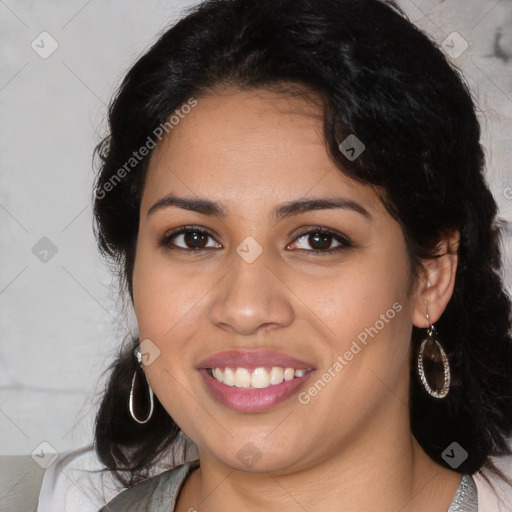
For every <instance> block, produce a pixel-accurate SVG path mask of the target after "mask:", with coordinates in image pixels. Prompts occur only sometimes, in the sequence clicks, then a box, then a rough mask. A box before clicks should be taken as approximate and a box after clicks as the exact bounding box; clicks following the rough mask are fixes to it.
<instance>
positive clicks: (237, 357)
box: [198, 349, 313, 370]
mask: <svg viewBox="0 0 512 512" xmlns="http://www.w3.org/2000/svg"><path fill="white" fill-rule="evenodd" d="M226 366H227V367H235V368H236V367H241V368H247V369H254V368H260V367H273V366H280V367H283V368H294V369H296V370H298V369H304V370H307V369H310V368H313V365H312V364H310V363H307V362H305V361H301V360H299V359H296V358H295V357H291V356H288V355H286V354H283V353H281V352H276V351H274V350H268V349H238V350H226V351H224V352H217V353H216V354H213V355H211V356H209V357H207V358H206V359H204V360H203V361H201V362H200V363H199V365H198V368H199V369H201V368H222V367H226Z"/></svg>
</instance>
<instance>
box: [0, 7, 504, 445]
mask: <svg viewBox="0 0 512 512" xmlns="http://www.w3.org/2000/svg"><path fill="white" fill-rule="evenodd" d="M193 3H194V2H188V3H187V2H178V1H175V0H174V1H167V2H166V1H163V0H160V1H159V0H150V1H145V2H142V1H139V2H133V1H131V2H122V1H120V0H117V1H113V0H103V1H99V0H93V1H86V0H73V1H68V2H65V1H64V0H61V1H58V0H55V1H50V0H47V1H45V2H41V1H40V2H35V1H29V0H20V1H14V0H0V34H1V36H0V37H1V39H2V41H1V44H0V62H1V65H0V112H1V117H0V134H1V135H0V254H1V257H0V432H1V435H0V439H1V445H0V453H1V454H28V453H31V452H32V451H33V450H34V449H35V448H36V447H38V446H39V444H40V443H41V442H47V443H49V444H50V445H51V446H52V447H54V449H55V450H56V451H58V452H60V451H62V450H66V449H70V448H73V447H78V446H82V445H84V444H87V443H88V442H90V441H91V439H92V437H91V436H92V419H93V413H94V406H95V403H96V393H97V392H99V391H100V390H101V385H102V383H103V382H104V381H103V380H102V377H101V375H102V372H103V371H104V370H105V369H106V367H107V366H108V364H109V362H110V361H111V357H112V356H113V354H114V353H115V349H116V347H117V345H118V344H119V342H120V340H121V338H122V336H123V334H125V333H126V332H127V330H128V329H132V330H133V329H135V327H134V322H133V316H131V317H130V316H128V317H125V316H123V314H122V312H121V309H122V304H121V302H120V301H119V299H118V298H117V296H116V293H115V286H114V283H113V282H112V280H111V278H110V276H109V274H108V271H107V269H106V268H105V267H104V265H103V263H102V262H101V261H100V259H99V256H98V255H97V252H96V247H95V242H94V238H93V235H92V229H91V201H90V190H91V184H92V179H93V172H92V170H91V155H92V150H93V147H94V145H95V143H96V142H98V140H99V138H100V135H101V134H102V133H103V129H104V116H105V111H106V104H107V103H108V101H109V99H110V97H111V96H112V94H113V92H114V90H115V86H116V84H118V82H119V79H120V78H121V77H122V75H123V73H124V72H125V71H126V70H127V69H128V68H129V66H130V64H132V63H133V62H134V59H135V58H136V57H137V55H139V54H140V53H141V52H142V50H143V49H144V48H146V47H147V45H148V44H149V43H150V42H152V41H153V40H155V38H156V35H157V34H158V33H159V32H160V31H161V30H162V29H163V28H164V27H165V26H166V24H167V23H169V22H171V21H172V20H174V19H175V18H176V16H177V15H178V13H179V12H180V10H181V9H182V8H183V7H185V6H186V5H191V4H193ZM400 3H401V4H402V5H403V6H404V8H405V9H406V11H407V12H408V13H409V15H410V17H411V19H412V20H413V21H415V22H417V23H418V24H419V25H420V26H421V27H423V28H424V29H426V30H427V31H428V32H429V33H430V34H431V35H432V37H433V38H434V39H435V40H436V41H438V42H439V43H441V42H442V41H444V40H445V39H446V38H447V37H448V36H450V35H451V34H452V33H453V32H457V33H458V34H459V35H460V36H461V37H462V38H463V39H460V38H459V36H457V35H455V36H454V35H451V36H450V37H448V39H447V40H446V41H447V42H446V43H445V45H447V49H448V51H451V52H452V53H453V52H460V51H461V50H462V49H463V48H464V47H465V43H464V41H463V40H465V41H466V42H467V44H468V48H467V50H466V51H464V53H462V54H461V55H460V56H457V57H456V58H454V61H455V62H456V63H457V65H459V66H460V67H461V68H462V69H463V70H464V71H465V72H466V74H467V76H468V80H469V82H470V84H471V86H472V87H473V88H474V91H475V93H476V94H477V95H478V97H479V102H480V108H481V110H482V112H483V115H482V121H483V127H484V143H485V146H486V148H487V151H488V157H489V162H488V167H489V171H488V172H489V179H490V181H491V185H492V189H493V191H494V193H495V195H496V198H497V200H498V201H499V204H500V207H501V211H502V215H503V216H504V217H506V218H508V219H512V174H511V171H510V166H511V163H512V162H511V161H512V157H511V151H512V146H511V140H510V139H511V137H510V134H511V133H512V1H511V0H502V1H501V2H500V1H498V0H471V1H469V0H444V1H443V0H415V1H412V0H403V1H402V2H400ZM42 32H48V34H50V36H51V38H53V39H54V40H55V41H56V43H57V44H58V48H57V49H56V50H55V52H54V53H52V54H51V55H49V56H48V55H47V53H49V52H50V50H51V49H52V45H54V44H55V43H54V42H53V41H52V39H50V37H49V36H40V34H41V33H42ZM500 33H501V36H500V35H499V34H500ZM497 39H498V47H500V49H499V50H498V51H497V52H496V41H497ZM452 41H453V44H452ZM31 45H33V47H34V48H33V47H32V46H31ZM452 46H453V48H449V47H452ZM36 50H37V51H36ZM37 52H39V53H37ZM496 53H497V54H498V56H496ZM40 54H41V55H42V56H43V57H47V58H42V56H41V55H40ZM500 56H501V57H500ZM509 187H510V188H509ZM46 239H48V240H49V241H50V242H48V240H46ZM41 240H43V241H41ZM38 244H39V245H38ZM34 247H36V249H34ZM53 247H54V248H55V249H53ZM52 250H56V251H57V252H56V253H55V254H54V255H53V254H52ZM44 251H48V252H47V253H45V252H44ZM34 253H36V254H34ZM506 255H507V258H508V264H507V265H508V267H507V268H508V269H510V268H511V267H512V260H511V257H512V244H511V240H510V238H509V239H507V253H506ZM41 258H43V260H44V258H46V259H47V261H41ZM507 283H508V286H509V288H512V286H511V284H512V272H510V271H508V275H507Z"/></svg>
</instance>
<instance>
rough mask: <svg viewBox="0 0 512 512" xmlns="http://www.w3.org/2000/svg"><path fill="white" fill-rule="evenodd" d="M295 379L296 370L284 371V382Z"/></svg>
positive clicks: (287, 369) (288, 369)
mask: <svg viewBox="0 0 512 512" xmlns="http://www.w3.org/2000/svg"><path fill="white" fill-rule="evenodd" d="M294 377H295V370H294V369H293V368H286V370H285V371H284V380H292V379H293V378H294Z"/></svg>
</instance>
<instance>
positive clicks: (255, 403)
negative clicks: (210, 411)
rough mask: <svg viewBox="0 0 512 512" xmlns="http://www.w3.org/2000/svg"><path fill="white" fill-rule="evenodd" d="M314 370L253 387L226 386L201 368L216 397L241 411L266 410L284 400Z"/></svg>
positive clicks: (294, 391) (297, 388)
mask: <svg viewBox="0 0 512 512" xmlns="http://www.w3.org/2000/svg"><path fill="white" fill-rule="evenodd" d="M313 372H314V370H311V371H308V372H307V373H305V374H304V375H303V376H302V377H294V378H293V379H292V380H283V382H281V384H276V385H270V386H269V387H268V388H263V389H252V388H237V387H235V386H226V384H222V382H219V381H218V380H217V379H215V378H213V377H210V375H209V373H208V371H207V370H206V369H201V370H199V373H200V374H201V376H202V377H203V380H204V381H205V383H206V385H207V386H208V389H209V390H210V392H211V393H212V395H213V396H214V398H216V399H217V400H218V401H219V402H220V403H222V404H223V405H225V406H226V407H229V408H230V409H234V410H236V411H240V412H259V411H265V410H267V409H271V408H272V407H274V406H276V405H277V404H279V403H281V402H284V401H285V400H287V399H288V398H290V397H291V396H292V395H294V394H295V393H296V392H297V391H298V390H299V388H300V387H301V386H302V384H303V383H304V382H305V381H306V380H308V379H309V377H311V375H312V374H313Z"/></svg>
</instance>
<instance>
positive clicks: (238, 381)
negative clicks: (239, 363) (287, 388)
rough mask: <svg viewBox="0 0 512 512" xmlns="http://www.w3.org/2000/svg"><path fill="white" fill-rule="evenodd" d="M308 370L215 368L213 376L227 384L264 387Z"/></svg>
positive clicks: (301, 374)
mask: <svg viewBox="0 0 512 512" xmlns="http://www.w3.org/2000/svg"><path fill="white" fill-rule="evenodd" d="M307 371H308V370H305V369H303V368H301V369H299V370H295V369H294V368H290V367H288V368H282V367H280V366H274V367H272V369H271V370H270V372H268V371H267V370H266V369H265V368H263V367H260V368H255V369H254V370H253V371H252V373H251V371H249V370H248V369H247V368H234V369H231V368H224V371H222V370H221V369H220V368H213V369H212V370H211V374H212V376H213V377H214V378H215V379H216V380H218V381H219V382H222V383H224V384H226V386H235V387H237V388H253V389H264V388H268V387H269V386H275V385H277V384H281V383H282V382H283V380H292V379H294V378H296V377H297V378H299V377H303V376H304V375H305V374H306V373H307Z"/></svg>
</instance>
